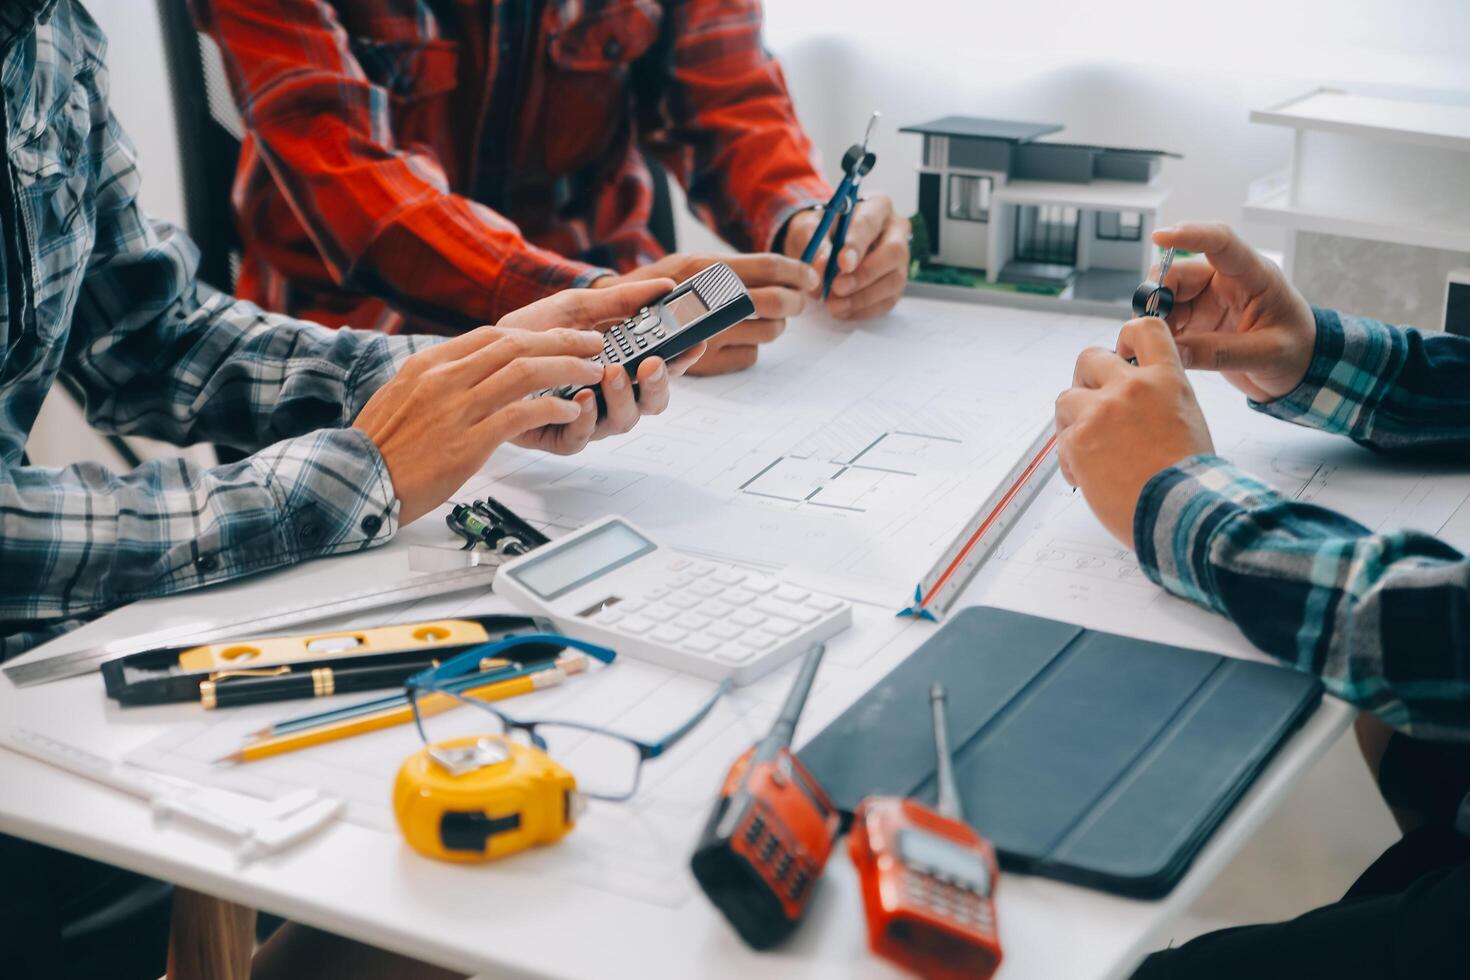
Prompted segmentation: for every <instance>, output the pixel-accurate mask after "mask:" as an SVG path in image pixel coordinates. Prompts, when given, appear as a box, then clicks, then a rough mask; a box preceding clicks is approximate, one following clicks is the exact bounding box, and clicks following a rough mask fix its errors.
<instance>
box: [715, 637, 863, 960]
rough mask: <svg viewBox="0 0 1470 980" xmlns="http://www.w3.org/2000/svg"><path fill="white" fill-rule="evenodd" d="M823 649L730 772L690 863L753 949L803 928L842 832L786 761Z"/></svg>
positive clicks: (816, 791) (833, 811) (806, 779)
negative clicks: (800, 925)
mask: <svg viewBox="0 0 1470 980" xmlns="http://www.w3.org/2000/svg"><path fill="white" fill-rule="evenodd" d="M823 649H824V648H823V647H821V646H817V647H814V648H813V649H812V651H811V653H809V654H807V657H806V661H805V662H804V663H803V664H802V667H801V673H800V674H798V675H797V678H796V682H795V683H794V684H793V685H792V687H791V693H790V694H788V695H787V696H786V705H785V707H783V708H782V709H781V714H780V715H779V716H777V718H776V723H775V724H774V725H773V726H772V727H771V733H770V734H769V735H767V736H766V737H765V738H763V739H761V740H760V741H759V742H757V743H756V744H755V745H754V746H752V747H751V748H750V749H748V750H746V752H745V754H744V755H742V756H741V757H740V758H739V759H738V760H736V762H735V765H734V766H732V767H731V768H730V774H729V775H728V776H726V777H725V785H724V786H723V787H722V788H721V790H720V798H719V800H717V801H716V803H715V808H714V812H713V813H711V814H710V817H709V822H708V823H707V824H706V825H705V828H704V834H703V835H702V836H701V837H700V841H699V845H698V846H697V847H696V848H695V850H694V857H693V859H692V860H691V861H690V865H691V866H692V867H693V869H694V877H695V879H696V880H697V881H698V882H699V885H700V887H701V888H703V889H704V893H705V894H706V895H708V896H709V899H710V901H711V902H714V903H715V907H716V908H718V909H719V910H720V911H721V912H723V913H724V914H725V918H727V919H729V920H730V924H731V925H733V926H734V927H735V931H736V932H738V933H740V936H741V938H742V939H744V940H745V941H746V942H747V943H749V944H750V945H751V946H754V947H755V948H756V949H766V948H769V947H771V946H774V945H775V944H776V943H778V942H780V941H781V940H782V939H785V938H786V937H787V936H788V935H790V934H791V931H792V930H793V929H795V928H796V924H797V923H798V922H800V921H801V916H802V913H803V912H805V911H806V904H807V899H808V897H810V895H811V893H812V887H813V885H815V884H816V880H817V878H818V877H819V876H820V875H821V874H822V869H823V868H825V867H826V866H827V857H828V855H830V854H831V853H832V844H833V842H834V841H836V840H837V834H838V832H839V829H840V827H841V818H840V816H839V814H838V812H837V808H836V807H834V806H833V805H832V802H831V801H830V800H828V799H827V794H826V793H824V792H823V791H822V788H821V787H820V786H818V785H817V782H816V780H814V779H812V775H811V773H809V772H807V770H806V767H805V766H803V765H802V764H801V762H800V760H798V759H797V758H796V756H795V755H793V754H792V753H791V736H792V734H793V733H794V732H795V731H796V720H797V718H799V717H800V716H801V709H802V707H803V706H804V705H805V704H806V696H807V694H808V692H810V691H811V687H812V678H813V677H815V676H816V673H817V667H818V665H820V664H821V662H822V651H823Z"/></svg>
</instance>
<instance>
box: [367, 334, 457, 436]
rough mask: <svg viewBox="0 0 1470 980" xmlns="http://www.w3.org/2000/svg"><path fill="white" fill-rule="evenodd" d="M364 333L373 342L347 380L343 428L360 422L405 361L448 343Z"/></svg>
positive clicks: (425, 337)
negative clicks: (373, 399)
mask: <svg viewBox="0 0 1470 980" xmlns="http://www.w3.org/2000/svg"><path fill="white" fill-rule="evenodd" d="M342 329H344V330H345V329H348V328H346V327H344V328H342ZM362 333H363V335H364V336H365V337H368V338H370V339H369V343H368V347H367V349H366V350H364V351H363V352H362V353H361V354H360V355H359V356H358V360H357V363H356V364H354V365H353V366H352V372H351V373H350V374H349V375H348V376H347V388H346V392H345V397H344V403H345V404H344V405H343V408H344V409H345V410H346V413H347V414H345V415H344V416H343V417H342V420H341V424H342V425H351V424H352V420H353V419H355V418H357V413H359V412H361V411H362V407H363V406H364V405H366V404H367V403H368V399H370V398H372V397H373V395H375V394H377V393H378V389H379V388H381V387H383V385H385V384H387V383H388V382H389V381H391V380H393V376H394V375H396V374H397V373H398V372H399V371H400V370H402V368H403V362H404V361H407V360H408V359H409V358H410V357H412V356H413V355H415V354H417V353H418V352H419V351H421V350H427V349H428V348H430V347H433V346H434V345H435V344H442V343H443V342H444V341H446V340H448V339H449V338H448V337H431V336H428V335H426V334H393V335H392V336H389V335H386V334H380V333H372V332H368V331H362ZM376 451H377V447H374V452H376Z"/></svg>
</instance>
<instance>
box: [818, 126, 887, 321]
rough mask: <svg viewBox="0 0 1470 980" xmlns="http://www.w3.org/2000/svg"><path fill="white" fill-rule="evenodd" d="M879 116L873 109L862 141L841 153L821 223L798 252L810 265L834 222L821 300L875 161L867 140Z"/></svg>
mask: <svg viewBox="0 0 1470 980" xmlns="http://www.w3.org/2000/svg"><path fill="white" fill-rule="evenodd" d="M882 115H883V114H882V113H881V112H874V113H873V115H872V116H871V117H870V118H869V119H868V128H867V129H866V130H864V132H863V141H862V143H861V144H858V143H854V144H853V145H852V146H849V147H848V148H847V152H846V153H844V154H843V155H842V182H841V183H840V184H838V185H837V191H836V193H834V194H833V195H832V199H831V200H830V201H828V202H827V204H826V206H825V207H824V208H822V220H821V223H819V224H818V225H817V230H816V231H815V232H814V233H813V234H812V238H811V241H809V242H807V243H806V249H805V250H804V251H803V252H802V253H801V261H802V262H804V263H807V264H810V263H811V261H812V260H813V259H815V258H816V257H817V250H818V249H820V248H821V247H822V242H823V241H824V240H825V239H826V237H827V232H828V231H829V230H831V229H832V222H833V221H834V220H835V221H836V222H837V230H836V231H834V232H833V233H832V252H831V254H830V255H828V256H827V268H826V270H825V271H824V272H823V273H822V298H823V299H826V298H827V293H828V292H830V291H831V289H832V280H834V279H836V278H837V273H838V272H839V271H840V270H839V269H838V266H837V256H839V255H841V254H842V246H844V245H846V244H847V229H848V226H849V225H851V224H852V213H853V211H855V210H856V209H857V206H858V202H859V198H858V188H860V187H861V186H862V183H863V178H864V177H866V176H867V175H868V174H869V172H871V171H872V169H873V165H874V164H876V163H877V162H878V155H877V154H876V153H873V152H872V151H870V150H869V149H868V141H869V140H870V139H872V137H873V127H874V126H875V125H877V123H878V119H879V117H881V116H882Z"/></svg>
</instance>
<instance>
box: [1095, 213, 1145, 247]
mask: <svg viewBox="0 0 1470 980" xmlns="http://www.w3.org/2000/svg"><path fill="white" fill-rule="evenodd" d="M1097 237H1098V241H1103V242H1136V241H1140V240H1142V238H1143V215H1142V214H1140V213H1138V212H1137V211H1099V212H1098V213H1097Z"/></svg>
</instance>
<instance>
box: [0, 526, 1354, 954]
mask: <svg viewBox="0 0 1470 980" xmlns="http://www.w3.org/2000/svg"><path fill="white" fill-rule="evenodd" d="M413 530H414V531H416V530H417V529H413ZM409 536H410V537H411V536H412V534H410V535H409ZM406 549H407V543H406V542H396V543H395V544H394V545H391V546H389V547H388V548H385V549H382V550H380V551H376V552H368V553H365V554H361V555H357V556H353V557H350V558H339V559H333V560H331V561H329V562H317V563H314V564H309V565H306V566H303V567H300V568H297V569H292V570H290V571H286V572H282V573H276V574H273V575H269V576H265V577H260V578H256V579H253V580H250V581H247V582H243V583H239V584H236V585H232V586H227V587H223V588H217V589H211V590H207V591H205V592H201V593H196V594H193V595H187V596H180V597H175V598H172V599H168V600H161V601H156V602H150V603H145V604H141V605H138V606H134V607H130V608H128V609H124V610H121V611H119V612H117V613H115V614H113V615H112V616H109V617H107V618H105V619H103V620H100V621H98V622H96V623H93V624H91V625H90V626H88V627H85V628H84V629H82V630H79V631H77V632H76V633H75V634H72V635H71V636H68V637H66V638H64V639H63V640H62V641H59V642H58V643H57V644H55V645H53V646H52V647H50V649H51V650H54V651H60V650H62V649H71V648H75V647H80V646H84V645H88V644H90V643H96V642H98V641H102V640H106V639H108V638H110V637H116V636H123V635H128V634H131V633H136V632H142V631H143V630H145V629H149V628H156V627H162V626H166V625H169V624H170V623H172V622H183V621H189V620H193V619H197V618H201V617H211V616H224V615H226V614H228V613H231V612H237V611H238V610H239V609H240V608H241V607H242V606H244V605H247V604H251V605H258V606H266V605H273V604H279V603H282V602H284V601H286V600H287V599H289V598H292V597H296V598H299V597H300V596H302V595H306V594H310V590H312V589H323V590H325V589H329V588H338V589H350V588H354V587H356V586H359V585H361V584H366V583H368V582H372V581H381V580H382V579H383V577H384V576H388V575H394V574H401V573H402V570H403V568H404V567H406V564H407V558H406ZM1221 629H1222V630H1225V629H1229V627H1228V626H1226V625H1225V624H1224V623H1223V622H1222V623H1221ZM855 633H856V631H850V632H849V634H846V635H844V637H841V638H839V640H838V641H837V642H860V640H861V637H860V636H856V635H854V634H855ZM908 635H912V636H913V637H914V640H913V642H914V643H917V642H918V641H919V639H921V638H922V636H923V635H924V634H923V632H922V631H918V632H913V631H911V632H910V634H908ZM58 717H64V718H65V719H66V726H67V728H66V730H67V731H68V732H70V733H72V734H73V736H74V740H75V742H76V743H77V744H80V745H84V746H88V747H97V746H107V749H106V751H107V752H109V753H110V754H114V755H116V756H119V757H120V756H122V755H123V754H124V753H126V752H128V751H129V750H131V749H133V748H135V747H137V746H140V745H142V744H143V743H145V742H147V741H149V740H151V739H153V738H155V737H157V736H158V735H159V734H161V733H162V732H163V731H164V730H165V725H164V724H163V723H162V722H160V721H158V720H156V717H154V720H144V719H145V717H151V716H150V715H149V712H144V713H143V714H141V715H140V714H137V713H128V712H121V711H119V710H118V709H116V708H115V707H111V706H109V704H108V703H107V702H106V700H105V698H104V697H103V696H102V691H101V681H100V678H99V677H98V676H96V675H91V676H87V677H80V678H75V679H72V680H67V681H62V682H58V683H54V684H49V685H44V686H40V687H34V688H29V689H26V690H17V689H16V688H14V687H13V686H12V685H11V684H10V682H9V681H8V680H4V679H0V719H3V720H4V723H5V724H7V725H22V726H25V725H28V724H29V725H41V726H42V727H44V728H45V729H47V730H51V731H55V730H56V724H55V719H56V718H58ZM1350 717H1351V711H1350V709H1348V708H1347V706H1345V705H1343V704H1342V703H1340V702H1337V701H1335V700H1332V699H1327V700H1326V701H1325V702H1324V704H1323V706H1322V708H1321V710H1319V711H1318V712H1317V713H1316V714H1315V715H1314V716H1313V717H1312V718H1311V720H1310V721H1308V723H1307V724H1306V726H1305V727H1304V728H1303V729H1302V730H1301V731H1300V732H1298V733H1297V734H1296V735H1295V736H1294V737H1293V738H1292V739H1291V741H1290V742H1289V744H1287V745H1286V746H1285V747H1284V749H1283V750H1282V751H1281V753H1280V754H1279V755H1278V756H1277V757H1276V759H1275V760H1274V761H1273V762H1272V764H1271V766H1270V767H1269V768H1268V769H1267V770H1266V772H1265V773H1264V774H1263V775H1262V777H1261V778H1260V779H1259V780H1258V781H1257V783H1256V784H1255V786H1254V787H1253V788H1252V789H1251V791H1250V792H1249V793H1248V794H1247V795H1246V797H1245V798H1244V799H1243V800H1242V801H1241V802H1240V804H1239V805H1238V806H1237V807H1236V808H1235V810H1234V811H1233V812H1232V813H1231V815H1230V817H1229V819H1228V820H1227V821H1226V822H1225V823H1224V825H1223V826H1222V827H1221V828H1220V830H1219V831H1218V832H1217V833H1216V834H1215V835H1214V837H1213V838H1212V839H1211V841H1210V842H1209V844H1208V845H1207V847H1206V848H1205V849H1204V851H1203V852H1202V853H1201V855H1200V856H1199V858H1198V860H1197V861H1196V862H1195V865H1194V867H1193V868H1192V870H1191V871H1190V872H1189V874H1188V876H1187V877H1186V878H1185V879H1184V881H1183V882H1182V883H1181V884H1180V885H1179V886H1178V887H1177V888H1176V889H1175V890H1174V891H1173V892H1172V893H1171V894H1170V895H1169V896H1168V897H1167V898H1166V899H1164V900H1162V901H1157V902H1145V901H1133V900H1129V899H1123V898H1118V897H1114V896H1109V895H1105V894H1102V893H1099V892H1094V891H1089V890H1086V889H1082V888H1077V887H1073V886H1069V885H1064V884H1060V883H1057V882H1054V881H1047V880H1045V879H1040V878H1031V877H1027V876H1022V875H1007V876H1005V877H1004V879H1003V881H1002V883H1001V888H1000V892H999V908H998V914H999V918H1000V923H1001V930H1002V939H1003V941H1004V943H1005V947H1006V954H1007V958H1006V962H1005V965H1004V966H1003V968H1002V970H1001V973H1000V976H1001V977H1002V980H1018V978H1037V980H1041V978H1047V980H1051V978H1060V977H1067V978H1076V980H1089V978H1095V980H1104V978H1114V977H1126V976H1127V975H1128V974H1129V972H1130V971H1131V970H1132V968H1133V966H1134V965H1135V964H1136V963H1137V961H1138V960H1139V959H1140V958H1141V957H1142V956H1143V955H1144V954H1146V953H1147V952H1148V951H1149V950H1151V949H1153V948H1155V947H1157V946H1158V945H1160V944H1161V943H1162V942H1163V941H1165V940H1166V938H1167V934H1168V929H1169V927H1170V926H1171V924H1172V923H1173V922H1174V921H1175V920H1176V919H1177V918H1178V917H1179V916H1180V915H1181V914H1182V913H1183V912H1185V911H1186V910H1187V909H1188V907H1189V906H1190V905H1191V903H1192V902H1193V901H1194V900H1195V898H1196V897H1197V896H1199V894H1200V893H1201V892H1202V891H1203V890H1204V889H1205V888H1206V886H1207V885H1208V884H1209V883H1210V882H1211V881H1212V880H1213V879H1214V878H1215V877H1216V875H1218V874H1219V873H1220V871H1221V870H1222V869H1223V868H1224V867H1225V866H1226V865H1227V864H1228V863H1229V862H1230V860H1231V858H1232V857H1233V856H1234V855H1235V854H1236V853H1237V852H1238V851H1239V850H1240V849H1241V848H1242V846H1243V845H1244V844H1245V843H1246V842H1247V841H1248V840H1249V839H1250V837H1251V835H1252V834H1253V833H1254V832H1255V831H1256V829H1257V828H1258V827H1259V826H1260V825H1261V824H1262V823H1263V822H1264V821H1265V819H1266V818H1267V817H1268V816H1269V814H1270V813H1271V812H1272V810H1273V809H1274V808H1275V807H1276V805H1277V804H1278V803H1279V802H1280V801H1281V800H1282V799H1283V798H1284V797H1285V795H1286V793H1287V791H1288V790H1289V788H1290V787H1291V786H1292V784H1293V783H1294V782H1295V781H1296V780H1297V778H1298V777H1299V776H1300V775H1301V774H1302V772H1303V771H1304V770H1305V769H1307V768H1308V767H1309V766H1311V765H1312V764H1313V763H1314V761H1315V760H1316V759H1317V758H1318V757H1319V756H1320V755H1321V754H1322V753H1323V752H1324V751H1325V750H1326V748H1327V747H1328V746H1329V745H1330V744H1331V743H1332V742H1333V741H1334V740H1335V739H1336V738H1337V737H1338V736H1339V735H1340V734H1341V732H1342V731H1343V729H1344V728H1345V726H1346V725H1347V724H1348V723H1349V720H1350ZM0 831H3V832H5V833H9V834H14V835H17V836H20V837H25V838H28V839H31V840H34V841H38V842H40V843H44V844H48V845H51V846H53V847H59V848H62V849H65V850H68V851H73V852H76V853H78V854H82V855H85V856H87V857H91V858H96V859H99V860H103V861H107V862H110V863H113V864H117V865H121V866H123V867H126V868H130V869H133V870H135V871H139V872H143V873H145V874H149V875H153V876H155V877H160V878H164V879H167V880H170V881H173V882H176V883H178V884H180V885H184V886H187V887H189V888H192V889H195V890H197V891H200V892H204V893H207V894H212V895H216V896H219V897H221V898H225V899H228V900H231V901H235V902H238V903H241V904H246V905H251V906H254V907H257V908H260V909H262V910H265V911H268V912H273V913H275V914H277V915H283V916H285V917H287V918H290V919H293V920H296V921H300V922H304V923H308V924H310V925H313V926H317V927H320V928H323V929H327V930H331V931H334V932H337V933H341V934H343V935H347V936H351V937H353V938H356V939H360V940H363V941H365V942H369V943H373V944H376V945H379V946H383V947H387V948H390V949H393V950H396V951H399V952H402V953H406V954H410V955H413V956H416V957H419V958H422V959H426V960H430V961H433V962H435V963H439V964H442V965H445V966H449V967H455V968H459V969H464V970H466V971H470V972H475V971H486V972H490V973H492V974H493V975H495V976H497V977H502V976H521V975H525V976H549V977H592V976H596V977H599V978H609V980H611V978H619V977H628V978H640V980H641V978H646V977H650V976H657V977H663V976H699V977H709V978H718V977H732V978H733V977H746V976H750V975H752V974H753V973H754V972H755V971H760V972H761V974H762V975H763V976H765V977H769V978H776V977H785V976H792V977H796V976H800V977H812V976H833V977H839V976H840V977H888V976H894V975H896V974H895V972H894V971H893V970H891V969H890V968H889V967H887V966H885V965H884V964H882V963H881V962H880V961H878V960H876V959H875V958H873V957H872V956H871V955H869V953H868V951H867V948H866V942H865V936H864V927H863V918H862V910H861V908H860V904H861V903H860V899H859V896H858V891H857V888H856V883H855V881H854V880H853V874H852V870H851V866H850V864H849V862H848V861H847V859H846V856H845V854H844V853H843V852H842V851H839V852H838V853H837V854H836V855H834V859H833V860H832V862H831V864H830V866H829V868H828V871H827V875H826V880H825V881H824V882H823V884H822V887H821V888H820V889H818V893H817V896H816V898H815V900H814V902H813V905H812V907H811V909H810V912H809V916H808V921H807V922H806V923H805V924H804V925H803V926H802V928H801V929H800V930H799V931H798V932H797V934H796V935H795V937H794V938H793V940H792V941H791V942H790V943H789V944H787V945H786V946H784V947H783V948H781V949H780V950H778V951H775V952H771V953H765V954H756V953H753V952H751V951H750V950H748V949H746V948H745V947H744V946H743V945H742V944H741V943H740V942H739V941H738V939H736V937H735V936H734V934H733V933H732V932H731V930H730V929H729V927H728V926H727V925H726V924H725V923H724V922H723V921H722V920H721V919H720V918H719V916H718V914H717V913H716V912H715V911H714V910H713V909H712V907H711V906H709V905H708V904H707V903H706V902H705V901H704V899H703V898H702V897H701V896H698V895H695V896H694V897H693V898H691V899H690V900H688V901H686V902H684V903H683V904H682V905H681V906H679V907H677V908H667V907H662V906H655V905H648V904H645V903H642V902H638V901H633V900H630V899H627V898H621V897H618V896H615V895H613V894H611V893H609V892H607V891H602V890H599V889H595V888H590V887H584V886H579V885H575V884H572V883H570V882H567V881H564V880H556V879H547V878H540V879H538V878H535V877H532V876H530V875H528V874H525V873H522V872H518V871H517V867H516V862H515V861H514V860H511V861H508V862H502V863H499V864H492V865H484V866H473V867H465V866H453V865H447V864H439V863H435V862H433V861H430V860H427V859H424V858H421V857H418V856H417V855H415V854H413V853H412V852H410V851H409V850H408V848H407V847H406V845H404V844H403V843H402V842H401V841H400V840H399V839H398V838H397V837H396V836H394V835H389V834H384V833H380V832H377V831H373V830H369V829H366V828H364V827H360V826H357V825H353V824H348V823H338V824H336V825H334V826H333V827H331V828H330V829H328V830H327V831H326V832H325V833H323V834H321V835H320V836H319V837H317V838H316V839H314V840H311V841H309V842H307V843H305V844H304V845H302V846H300V847H298V848H296V849H294V850H292V851H290V852H288V853H286V854H283V855H281V856H279V857H276V858H273V859H270V860H266V861H262V862H258V863H256V864H253V865H250V866H248V867H245V868H239V867H237V866H236V864H235V862H234V860H233V859H232V858H231V857H230V856H229V855H228V853H227V852H226V851H225V850H224V849H222V848H221V847H220V846H219V845H218V843H217V842H215V841H213V840H210V839H207V838H205V837H202V836H196V835H195V834H194V833H193V832H192V831H190V830H188V829H186V828H168V827H164V828H160V827H156V826H155V825H154V824H153V822H152V820H151V819H150V817H149V815H148V812H147V810H146V808H145V807H144V806H143V805H142V804H141V803H140V802H139V801H137V800H135V799H132V798H130V797H126V796H123V795H121V794H118V793H115V792H113V791H111V790H108V789H105V788H103V787H100V786H98V785H95V784H92V783H90V782H87V781H85V780H82V779H80V778H77V777H73V776H71V775H68V774H66V773H63V772H61V771H59V770H56V769H53V768H50V767H48V766H46V765H43V764H41V763H38V762H35V761H32V760H30V759H27V758H24V757H21V756H18V755H15V754H13V753H10V752H5V751H0ZM844 850H845V848H844Z"/></svg>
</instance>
